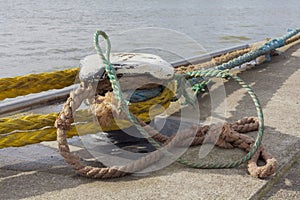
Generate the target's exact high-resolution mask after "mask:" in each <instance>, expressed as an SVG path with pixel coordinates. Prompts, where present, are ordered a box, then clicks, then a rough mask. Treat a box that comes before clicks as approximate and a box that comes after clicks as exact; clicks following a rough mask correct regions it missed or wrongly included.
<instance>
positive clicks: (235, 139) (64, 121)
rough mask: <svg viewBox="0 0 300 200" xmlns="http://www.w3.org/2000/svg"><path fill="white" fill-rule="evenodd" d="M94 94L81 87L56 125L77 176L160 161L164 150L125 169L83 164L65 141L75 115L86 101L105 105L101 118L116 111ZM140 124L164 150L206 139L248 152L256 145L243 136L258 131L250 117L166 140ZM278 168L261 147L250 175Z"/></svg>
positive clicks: (111, 173) (114, 173)
mask: <svg viewBox="0 0 300 200" xmlns="http://www.w3.org/2000/svg"><path fill="white" fill-rule="evenodd" d="M94 91H95V90H94V88H93V87H92V86H91V85H89V86H85V85H81V87H79V88H78V89H77V90H76V91H74V92H73V93H71V94H70V97H69V98H68V100H67V101H66V103H65V104H64V107H63V109H62V111H61V113H60V114H59V116H58V117H57V120H56V122H55V126H56V127H57V141H58V147H59V151H60V153H61V155H62V156H63V157H64V159H65V161H66V162H67V163H68V164H69V165H70V166H71V167H72V168H73V169H74V170H75V171H76V173H78V174H80V175H83V176H86V177H91V178H116V177H122V176H125V175H126V174H128V173H133V172H137V171H140V170H142V169H144V168H146V167H147V166H149V165H151V164H153V163H155V162H157V161H158V160H160V159H161V158H162V157H163V156H164V153H163V152H162V151H161V150H156V151H154V152H151V153H149V154H147V155H146V156H144V157H142V158H140V159H138V160H134V161H132V162H131V163H129V164H127V165H125V166H113V167H103V168H97V167H91V166H86V165H84V164H83V163H82V162H81V161H80V158H79V156H77V155H75V154H73V153H71V152H70V149H69V146H68V143H67V139H66V130H68V129H69V128H70V126H71V123H72V122H73V112H74V111H75V110H76V109H77V108H78V107H79V106H80V104H81V103H82V101H83V100H84V99H90V101H91V102H94V103H95V104H102V103H104V104H103V105H102V107H101V108H105V111H101V110H99V107H97V106H96V107H95V108H96V109H95V110H96V114H97V116H98V117H99V116H100V113H97V112H104V113H101V115H102V114H103V116H106V115H104V114H111V115H112V113H113V112H117V109H116V106H115V105H116V101H114V99H113V95H108V96H106V97H96V98H94V97H93V94H94ZM103 106H104V107H103ZM114 114H120V113H114ZM110 117H112V116H110ZM109 122H110V121H109V119H106V118H105V119H104V118H103V119H102V118H100V123H109ZM139 122H140V124H141V125H142V126H143V127H144V129H145V130H146V131H147V132H148V134H149V135H150V136H151V137H152V138H153V139H155V140H156V141H158V142H161V143H162V145H163V147H164V149H165V150H169V149H171V148H172V147H174V146H195V145H200V144H202V143H203V141H204V139H206V142H211V143H215V144H216V145H217V146H218V147H222V148H235V147H237V148H240V149H243V150H245V151H247V152H248V151H250V149H251V147H252V145H253V144H254V139H253V138H251V137H250V136H247V135H244V134H241V133H246V132H249V131H254V130H257V129H258V122H257V120H256V119H255V118H253V117H248V118H244V119H241V120H239V121H237V122H235V123H233V124H229V123H225V124H224V125H222V128H221V129H220V126H217V125H213V126H202V127H199V126H192V127H191V128H189V129H185V130H183V131H180V133H177V134H176V137H175V136H172V137H167V136H165V135H162V134H160V133H159V132H157V131H156V130H154V129H152V128H151V127H150V126H148V125H147V124H145V123H144V122H142V121H140V120H139ZM220 130H221V132H220ZM239 132H240V133H239ZM195 133H196V135H195ZM259 158H262V159H263V160H264V161H265V162H266V165H264V166H260V167H258V166H257V164H256V163H257V161H258V159H259ZM276 167H277V162H276V160H275V159H274V158H273V157H272V156H271V155H270V154H269V153H267V152H266V151H265V149H264V148H263V146H262V145H261V146H260V149H259V151H257V152H256V154H255V156H253V157H252V158H251V160H250V161H249V162H248V171H249V173H250V175H252V176H255V177H259V178H264V177H267V176H270V175H272V174H274V173H275V171H276Z"/></svg>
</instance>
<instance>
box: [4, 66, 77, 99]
mask: <svg viewBox="0 0 300 200" xmlns="http://www.w3.org/2000/svg"><path fill="white" fill-rule="evenodd" d="M78 72H79V69H78V68H74V69H67V70H62V71H55V72H49V73H46V72H45V73H40V74H28V75H26V76H17V77H12V78H1V79H0V100H3V99H6V98H14V97H17V96H23V95H27V94H31V93H38V92H42V91H47V90H50V89H61V88H64V87H67V86H70V85H72V84H74V82H75V78H76V76H77V74H78Z"/></svg>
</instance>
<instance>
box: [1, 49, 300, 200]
mask: <svg viewBox="0 0 300 200" xmlns="http://www.w3.org/2000/svg"><path fill="white" fill-rule="evenodd" d="M239 76H240V77H241V78H242V79H243V80H244V81H245V82H246V83H248V84H250V85H251V86H252V87H253V90H254V91H255V93H256V94H257V96H258V98H259V100H260V102H261V104H262V107H263V111H264V117H265V135H264V138H263V144H264V145H265V147H266V149H267V150H268V151H269V152H270V153H271V154H273V155H274V156H275V158H276V159H277V160H278V163H279V168H278V170H277V173H276V175H275V176H273V177H270V178H267V179H258V178H253V177H251V176H250V175H249V174H248V173H247V169H246V166H245V165H242V166H240V167H238V168H234V169H192V168H188V167H185V166H182V165H180V164H178V163H173V164H171V165H169V166H167V167H166V168H163V169H161V170H158V171H155V172H151V173H147V174H143V175H134V174H133V175H129V176H126V177H123V178H118V179H111V180H93V179H88V178H84V177H80V176H78V175H76V174H75V173H74V171H72V169H70V167H69V166H68V165H67V164H66V163H65V162H64V160H63V158H62V157H61V156H60V154H59V152H58V150H57V143H56V142H43V143H41V144H35V145H28V146H25V147H19V148H5V149H0V199H269V198H270V199H300V181H299V180H300V120H299V115H300V44H296V45H294V46H292V47H290V48H289V49H288V50H287V51H286V52H285V53H284V55H279V56H276V57H273V58H272V61H271V62H267V63H264V64H262V65H260V66H257V67H254V68H251V69H249V70H247V71H244V72H243V73H241V74H239ZM225 87H226V94H227V104H226V109H227V119H226V120H228V121H230V122H233V121H235V120H237V119H240V118H242V117H244V116H256V111H255V107H254V105H253V103H252V101H251V99H250V97H249V96H248V95H247V93H246V91H245V90H244V89H241V88H240V87H239V86H238V85H237V84H236V83H235V82H234V81H229V82H228V83H226V84H225ZM221 103H222V102H220V104H221ZM204 107H205V104H204ZM200 108H201V106H200ZM250 135H251V136H253V137H255V132H253V133H251V134H250ZM188 153H189V154H188V156H187V157H189V158H197V156H198V154H199V153H198V150H197V147H193V148H192V149H190V150H189V152H188ZM212 153H213V154H214V153H215V154H216V155H215V156H211V157H210V158H208V160H209V162H219V161H222V160H225V159H228V158H231V157H233V158H239V157H240V156H242V155H245V153H244V152H242V151H240V150H238V149H235V150H225V149H216V150H215V151H213V152H212Z"/></svg>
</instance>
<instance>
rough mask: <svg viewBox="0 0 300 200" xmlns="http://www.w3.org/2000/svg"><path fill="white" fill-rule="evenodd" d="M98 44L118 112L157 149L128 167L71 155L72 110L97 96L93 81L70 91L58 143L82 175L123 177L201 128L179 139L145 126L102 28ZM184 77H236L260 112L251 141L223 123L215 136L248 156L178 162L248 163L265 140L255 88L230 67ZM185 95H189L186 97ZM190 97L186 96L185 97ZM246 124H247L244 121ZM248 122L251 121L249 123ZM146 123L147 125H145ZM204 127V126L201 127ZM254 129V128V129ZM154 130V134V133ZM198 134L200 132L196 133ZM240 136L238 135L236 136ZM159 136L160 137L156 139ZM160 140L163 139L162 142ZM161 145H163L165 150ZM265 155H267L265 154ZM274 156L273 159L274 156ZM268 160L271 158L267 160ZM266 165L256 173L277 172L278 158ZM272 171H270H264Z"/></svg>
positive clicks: (59, 124) (197, 165)
mask: <svg viewBox="0 0 300 200" xmlns="http://www.w3.org/2000/svg"><path fill="white" fill-rule="evenodd" d="M99 36H102V37H103V38H104V39H105V41H106V44H107V51H106V56H104V55H103V53H102V50H101V48H100V46H99V42H98V38H99ZM94 38H95V47H96V51H97V53H98V54H99V56H100V58H101V59H102V61H103V63H104V65H105V71H106V73H107V75H108V77H109V79H110V82H111V86H112V88H113V93H114V98H115V101H112V102H115V104H116V107H117V112H119V113H121V112H122V113H123V116H126V117H127V118H128V119H129V120H130V121H131V122H132V123H133V124H134V125H135V126H136V127H137V129H138V130H139V131H140V132H141V133H142V134H143V135H144V137H145V138H147V140H148V141H149V143H150V144H152V145H153V146H154V147H155V148H156V149H157V150H156V151H154V152H152V153H150V154H149V155H147V156H145V157H142V158H141V159H138V160H136V161H133V162H132V163H130V164H129V165H125V166H121V167H120V166H114V167H108V168H94V167H89V166H85V165H84V164H82V163H81V162H80V159H79V157H78V156H76V155H74V154H72V153H71V152H70V150H69V147H68V144H67V140H66V130H68V129H69V128H70V126H71V123H72V121H73V113H74V111H75V110H76V109H77V108H78V107H79V106H80V104H81V102H82V101H83V100H84V99H86V98H88V99H90V100H91V99H93V98H94V95H93V94H90V91H93V89H92V88H93V86H92V85H91V84H90V85H88V86H86V84H85V83H82V84H81V87H80V88H78V89H77V90H76V91H75V92H74V93H71V94H70V98H69V99H68V100H67V102H66V103H65V104H64V107H63V110H62V112H61V113H60V115H59V117H58V118H57V120H56V123H55V126H56V127H57V140H58V144H59V149H60V152H61V155H62V156H63V157H64V158H65V160H66V162H67V163H68V164H69V165H70V166H71V167H72V168H73V169H74V170H75V171H76V172H77V173H79V174H81V175H84V176H88V177H93V178H113V177H120V176H124V175H125V174H126V173H127V172H135V171H139V170H141V169H143V168H145V167H146V166H148V165H150V164H152V163H154V162H156V161H158V160H159V159H160V158H161V157H162V156H164V155H170V152H168V149H170V148H171V147H173V146H175V145H177V144H178V143H180V142H181V141H183V140H186V139H187V138H188V137H191V136H192V133H193V131H195V130H196V129H195V128H197V129H199V128H200V127H193V128H192V129H194V130H187V131H183V132H181V133H180V134H179V135H178V136H179V137H176V138H173V139H170V138H166V137H165V136H161V134H160V133H158V132H156V131H155V130H153V129H152V128H151V127H150V126H145V124H143V123H142V122H141V121H140V120H138V119H137V118H136V117H135V116H134V115H133V114H132V113H131V112H130V111H129V109H128V102H127V101H126V100H125V99H124V97H123V95H122V92H121V90H120V85H119V82H118V79H117V76H116V74H115V70H114V68H113V67H112V65H111V64H110V62H109V54H110V41H109V38H108V36H107V35H106V34H105V33H104V32H102V31H97V32H96V33H95V37H94ZM180 77H181V78H185V79H190V78H198V77H208V78H211V77H218V78H225V79H229V78H233V79H234V80H235V81H237V82H238V83H239V84H240V85H241V86H242V87H243V88H245V89H246V90H247V92H248V94H249V95H250V97H251V98H252V100H253V102H254V104H255V107H256V110H257V114H258V120H257V123H258V134H257V138H256V140H255V141H254V140H251V139H249V137H248V138H245V137H244V140H243V141H242V142H238V141H240V140H242V139H241V138H243V137H242V136H239V134H238V133H237V132H233V129H231V128H230V126H228V125H224V126H223V129H222V130H223V131H222V132H221V134H220V137H218V138H215V139H217V145H219V146H221V147H226V148H230V147H240V148H242V147H243V148H244V150H246V151H248V153H247V155H246V156H244V157H242V158H240V159H239V160H237V161H234V162H228V163H218V164H203V163H194V162H189V161H187V160H183V159H181V158H179V159H178V160H177V161H178V162H179V163H181V164H184V165H187V166H191V167H195V168H225V167H227V168H231V167H236V166H238V165H240V164H242V163H243V162H246V161H248V160H250V159H251V157H252V156H253V155H254V154H256V152H257V150H258V149H259V146H260V145H261V140H262V135H263V129H264V125H263V114H262V110H261V107H260V104H259V101H258V99H257V97H256V95H255V94H254V92H253V91H252V89H251V88H250V87H249V85H247V84H246V83H245V82H243V81H242V80H241V79H240V78H239V77H237V76H233V75H231V74H230V73H229V71H228V70H220V69H217V68H216V69H208V70H200V71H193V72H189V73H187V74H186V75H184V76H180ZM185 97H186V96H185ZM186 98H187V97H186ZM245 124H246V123H245ZM247 124H249V123H247ZM142 125H144V126H142ZM232 126H233V127H236V128H237V129H238V130H240V131H242V130H243V131H245V130H246V128H245V127H246V126H245V127H244V126H243V123H242V122H240V123H239V122H237V123H236V124H235V125H232ZM247 126H248V127H252V126H253V125H252V126H251V125H250V124H249V125H247ZM238 127H239V128H238ZM200 130H202V128H200ZM251 130H252V129H251ZM153 133H155V134H153ZM197 134H198V133H197ZM155 135H156V136H160V137H162V138H164V141H165V142H164V143H163V144H162V145H161V144H159V143H158V142H157V141H156V140H155V138H156V137H149V136H155ZM204 135H205V131H203V130H202V131H200V134H199V135H198V136H197V137H196V138H195V140H194V142H193V144H194V145H196V144H199V143H202V141H201V137H203V136H204ZM237 136H239V137H237ZM156 139H157V138H156ZM160 142H161V141H160ZM161 147H164V148H163V149H162V148H161ZM263 158H264V157H263ZM271 159H273V158H271ZM253 161H255V159H254V160H251V162H250V163H252V162H253ZM266 162H267V163H269V162H268V160H266ZM253 167H255V166H252V167H251V170H249V171H250V173H251V174H252V175H253V172H252V171H253V170H252V169H253ZM265 167H266V168H268V169H264V170H262V171H263V173H258V172H257V171H256V170H254V171H255V173H256V174H257V176H258V177H265V176H268V175H270V173H271V174H273V173H274V170H275V168H276V160H275V161H274V162H273V163H272V164H271V165H268V164H267V165H265ZM265 172H269V173H265Z"/></svg>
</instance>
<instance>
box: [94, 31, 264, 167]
mask: <svg viewBox="0 0 300 200" xmlns="http://www.w3.org/2000/svg"><path fill="white" fill-rule="evenodd" d="M99 36H102V37H103V38H104V40H105V41H106V45H107V50H106V56H104V55H103V52H102V50H101V48H100V46H99V39H98V38H99ZM94 42H95V48H96V51H97V53H98V55H99V56H100V58H101V59H102V60H103V64H104V65H105V71H106V73H107V75H108V77H109V80H110V83H111V86H112V88H113V93H114V95H115V97H116V100H117V102H118V109H119V111H120V112H124V113H125V114H126V115H127V117H128V119H129V120H130V121H131V122H132V123H133V124H134V125H135V126H136V127H137V129H138V130H139V131H140V132H141V133H142V134H143V136H144V137H145V138H147V140H148V141H149V143H150V144H151V145H153V146H154V147H155V148H156V149H160V150H162V152H163V153H164V154H165V155H167V156H172V155H173V154H172V153H170V152H168V151H167V150H165V149H163V148H162V146H161V145H160V144H159V143H157V142H156V141H155V140H154V139H153V138H151V137H149V135H148V133H147V131H146V130H145V129H144V128H143V127H142V126H141V125H140V124H139V122H138V121H137V119H136V117H135V116H134V115H133V114H132V113H131V112H130V111H129V109H128V104H129V102H128V101H126V100H125V99H124V96H123V94H122V91H121V88H120V84H119V81H118V79H117V76H116V73H115V70H114V68H113V67H112V65H111V63H110V61H109V55H110V49H111V45H110V41H109V38H108V36H107V35H106V33H105V32H103V31H97V32H96V33H95V35H94ZM197 77H207V78H212V77H217V78H225V79H229V78H233V79H234V80H235V81H236V82H237V83H239V84H240V85H241V86H242V87H243V88H245V89H246V90H247V92H248V94H249V95H250V97H251V98H252V100H253V102H254V105H255V107H256V111H257V115H258V121H259V129H258V134H257V137H256V140H255V143H254V145H253V147H252V149H251V150H250V151H249V152H248V153H247V154H246V155H245V156H243V157H242V158H240V159H238V160H236V161H233V162H228V163H216V164H203V163H198V162H190V161H187V160H184V159H181V158H179V159H177V162H179V163H181V164H183V165H186V166H190V167H194V168H232V167H236V166H238V165H240V164H242V163H244V162H246V161H248V160H250V158H251V157H252V156H253V155H254V153H255V152H256V151H257V149H258V147H259V146H260V144H261V141H262V136H263V132H264V123H263V113H262V109H261V106H260V103H259V100H258V98H257V96H256V95H255V93H254V92H253V90H252V89H251V87H250V86H249V85H248V84H246V83H245V82H244V81H243V80H241V79H240V78H239V77H238V76H234V75H231V74H230V73H229V70H217V69H206V70H200V71H192V72H189V73H187V74H186V75H184V76H181V77H178V76H177V77H176V78H177V82H178V81H179V82H180V85H182V83H183V82H184V81H183V80H182V79H191V78H197ZM182 81H183V82H182ZM208 81H209V80H208ZM208 81H207V82H208ZM198 84H199V85H200V87H202V85H203V83H201V82H200V81H199V83H198ZM181 94H183V95H184V96H185V98H186V101H187V103H190V104H192V105H193V101H192V100H191V99H190V96H189V95H188V94H187V93H186V92H185V91H181Z"/></svg>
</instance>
